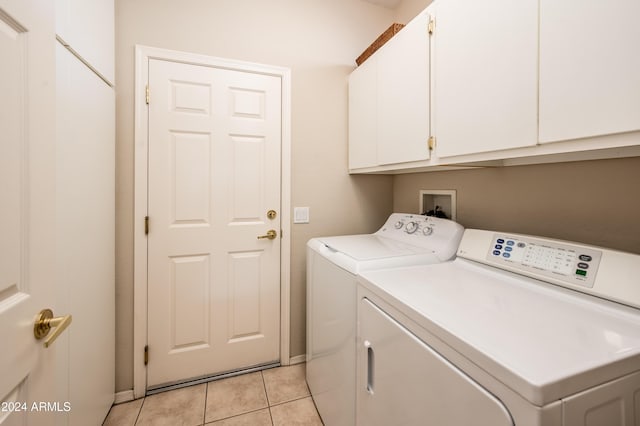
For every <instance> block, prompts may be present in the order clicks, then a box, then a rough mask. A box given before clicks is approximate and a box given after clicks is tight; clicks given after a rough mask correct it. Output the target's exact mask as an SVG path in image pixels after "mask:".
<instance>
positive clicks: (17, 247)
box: [0, 0, 73, 425]
mask: <svg viewBox="0 0 640 426" xmlns="http://www.w3.org/2000/svg"><path fill="white" fill-rule="evenodd" d="M54 6H55V2H51V1H48V0H47V1H44V0H43V1H41V0H0V93H1V94H2V96H0V135H2V136H1V137H0V138H1V141H0V325H1V326H0V404H1V405H0V408H1V410H0V424H2V425H18V424H19V425H26V424H29V425H37V424H53V423H54V421H55V419H56V416H57V415H58V414H60V415H64V413H65V410H66V411H67V412H68V409H72V408H73V407H69V406H68V405H65V403H68V401H66V399H67V398H68V395H67V394H66V393H65V391H66V388H65V386H64V383H62V382H61V383H59V387H58V389H59V390H61V393H60V394H56V384H55V382H54V380H55V379H56V367H58V366H62V367H63V368H64V367H65V365H66V362H67V361H66V360H65V359H60V360H59V361H60V362H59V363H56V356H61V354H60V353H58V349H59V346H57V345H56V343H58V344H59V343H60V342H55V343H53V344H52V345H51V346H49V347H48V348H45V347H44V345H43V340H36V339H35V337H34V321H35V319H36V316H37V314H38V313H39V312H40V311H41V310H42V309H45V308H51V309H52V310H53V313H54V314H56V315H60V314H64V313H66V312H58V311H57V309H56V306H55V297H56V293H57V291H56V290H58V285H59V283H58V282H57V281H56V256H55V248H56V245H55V243H56V242H55V232H56V228H55V226H56V222H55V220H56V210H55V209H56V168H55V167H56V162H55V158H56V141H55V137H56V131H55V130H56V128H55V33H54ZM61 380H62V381H63V382H64V377H61ZM34 404H35V405H34ZM43 404H44V405H43ZM67 408H68V409H67ZM58 409H59V410H60V411H58Z"/></svg>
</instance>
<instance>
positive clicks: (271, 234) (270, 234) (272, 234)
mask: <svg viewBox="0 0 640 426" xmlns="http://www.w3.org/2000/svg"><path fill="white" fill-rule="evenodd" d="M277 236H278V233H277V232H276V230H275V229H269V230H268V231H267V235H260V236H259V237H258V239H259V240H261V239H263V238H267V239H269V240H273V239H275V238H276V237H277Z"/></svg>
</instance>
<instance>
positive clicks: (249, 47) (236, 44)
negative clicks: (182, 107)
mask: <svg viewBox="0 0 640 426" xmlns="http://www.w3.org/2000/svg"><path fill="white" fill-rule="evenodd" d="M405 1H407V2H409V3H412V4H414V3H415V2H417V0H405ZM420 9H421V8H420ZM420 9H418V10H417V11H416V13H417V12H418V11H419V10H420ZM395 13H396V12H394V11H391V10H388V9H384V8H382V7H379V6H375V5H372V4H369V3H365V2H363V1H361V0H270V1H264V0H215V1H212V0H183V1H180V2H177V1H169V0H135V1H132V0H116V80H117V81H118V85H117V88H116V91H117V133H116V138H117V148H116V155H117V157H116V162H117V182H116V190H117V198H116V203H117V212H116V214H117V216H116V220H117V227H116V253H117V258H116V316H117V320H116V321H117V324H116V327H117V330H116V333H117V337H116V339H117V340H116V391H123V390H128V389H131V388H132V387H133V356H132V354H133V236H132V235H133V223H134V222H133V221H134V217H133V197H134V194H133V186H134V185H133V175H134V170H133V152H134V149H133V134H134V132H133V119H134V115H133V89H134V88H133V77H134V45H135V44H142V45H147V46H153V47H161V48H167V49H174V50H182V51H188V52H194V53H201V54H206V55H211V56H218V57H225V58H231V59H239V60H244V61H251V62H259V63H265V64H270V65H278V66H286V67H290V68H291V69H292V151H293V152H292V163H293V164H292V180H293V182H292V204H293V206H309V207H310V208H311V223H310V224H308V225H293V227H292V247H291V252H292V262H291V354H290V355H291V356H296V355H300V354H303V353H305V303H306V302H305V297H306V296H305V244H306V241H307V240H308V239H309V238H311V237H314V236H319V235H337V234H346V233H364V232H372V231H374V230H375V229H377V227H378V226H380V225H381V224H382V223H383V222H384V220H385V219H386V217H387V215H388V214H389V213H390V212H391V209H392V206H393V199H392V197H393V195H392V194H393V188H392V185H393V178H392V177H390V176H353V177H351V176H349V175H348V173H347V132H348V129H347V77H348V74H349V73H350V72H351V71H352V70H353V69H354V68H355V62H354V60H355V58H356V57H357V56H358V55H360V53H361V52H362V51H363V50H364V49H365V48H366V47H367V46H368V45H369V44H370V43H371V42H372V41H373V40H374V39H375V38H376V37H378V35H379V34H381V33H382V32H383V31H384V30H385V29H386V28H387V27H389V25H391V23H392V22H394V21H396V16H395ZM412 15H415V13H412ZM135 220H142V218H135ZM136 350H142V348H136Z"/></svg>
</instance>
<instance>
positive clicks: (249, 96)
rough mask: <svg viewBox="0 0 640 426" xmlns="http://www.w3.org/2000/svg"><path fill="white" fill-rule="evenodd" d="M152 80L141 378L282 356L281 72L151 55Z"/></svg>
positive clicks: (169, 377)
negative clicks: (145, 362)
mask: <svg viewBox="0 0 640 426" xmlns="http://www.w3.org/2000/svg"><path fill="white" fill-rule="evenodd" d="M149 88H150V104H149V188H148V200H149V201H148V203H149V205H148V216H149V235H148V256H149V257H148V259H149V260H148V324H149V326H148V345H149V364H148V371H147V386H148V387H150V388H151V387H155V386H158V385H162V384H166V383H171V382H177V381H184V380H187V379H191V378H196V377H202V376H208V375H213V374H216V373H220V372H225V371H230V370H236V369H242V368H246V367H250V366H255V365H260V364H267V363H272V362H278V361H279V344H280V211H279V210H280V179H281V178H280V150H281V115H282V113H281V102H282V101H281V78H280V77H278V76H272V75H265V74H257V73H251V72H245V71H238V70H230V69H222V68H215V67H208V66H199V65H190V64H183V63H176V62H170V61H163V60H153V59H152V60H150V61H149ZM269 210H273V211H274V212H275V213H276V217H275V218H270V217H269V216H268V214H267V213H268V211H269ZM269 230H274V231H275V232H276V233H277V237H276V238H274V239H267V238H262V239H259V238H258V237H259V236H263V235H267V233H268V231H269Z"/></svg>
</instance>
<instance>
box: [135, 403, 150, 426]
mask: <svg viewBox="0 0 640 426" xmlns="http://www.w3.org/2000/svg"><path fill="white" fill-rule="evenodd" d="M146 400H147V397H146V396H145V397H143V398H142V404H140V409H139V410H138V415H137V416H136V419H135V420H134V421H133V426H136V424H137V423H138V420H140V414H142V407H144V403H145V401H146ZM134 401H135V400H134Z"/></svg>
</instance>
